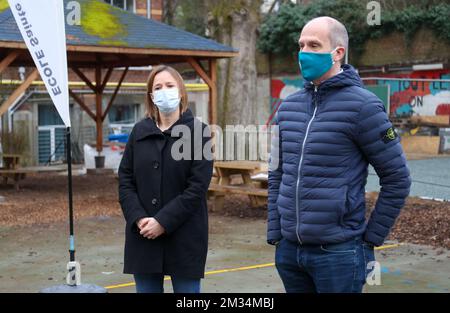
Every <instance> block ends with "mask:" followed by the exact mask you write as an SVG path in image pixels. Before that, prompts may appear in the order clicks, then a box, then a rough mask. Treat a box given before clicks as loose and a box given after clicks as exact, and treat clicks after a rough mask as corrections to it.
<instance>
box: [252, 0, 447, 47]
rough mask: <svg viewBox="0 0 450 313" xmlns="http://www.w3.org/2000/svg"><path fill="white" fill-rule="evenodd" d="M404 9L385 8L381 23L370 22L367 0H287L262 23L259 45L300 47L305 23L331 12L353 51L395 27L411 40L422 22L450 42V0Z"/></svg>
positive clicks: (421, 3)
mask: <svg viewBox="0 0 450 313" xmlns="http://www.w3.org/2000/svg"><path fill="white" fill-rule="evenodd" d="M412 3H413V5H409V6H406V7H404V8H403V9H397V10H392V9H390V10H389V9H387V8H382V11H381V25H379V26H370V25H368V24H367V20H366V19H367V14H368V13H369V11H368V10H367V9H366V4H367V2H366V1H358V0H331V1H329V0H318V1H314V2H312V3H311V4H309V5H295V4H285V5H282V6H281V7H280V10H279V11H278V12H277V13H276V14H272V15H268V16H267V17H266V19H265V20H264V22H263V24H262V25H261V32H260V37H259V41H258V49H259V50H260V51H261V52H263V53H273V54H281V55H286V54H290V53H296V52H297V51H298V43H297V41H298V38H299V35H300V31H301V29H302V28H303V26H304V25H305V24H306V23H307V22H308V21H309V20H311V19H313V18H315V17H318V16H324V15H326V16H331V17H334V18H336V19H338V20H339V21H341V22H342V23H343V24H344V25H345V26H346V28H347V31H348V32H349V37H350V43H349V44H350V49H351V51H350V52H351V53H356V54H360V53H361V52H362V51H363V47H364V43H365V42H366V41H367V40H368V39H371V38H379V37H381V36H383V35H386V34H389V33H390V32H392V31H399V32H401V33H403V34H404V35H405V38H406V40H407V42H410V41H411V39H412V38H413V36H414V34H415V33H416V32H417V31H418V30H419V29H420V28H421V27H423V26H425V27H428V28H430V29H431V30H432V31H433V32H434V33H435V34H436V36H437V37H438V38H441V39H444V40H446V41H449V42H450V23H448V17H449V16H450V4H446V3H437V4H435V3H434V2H429V1H422V2H420V1H412Z"/></svg>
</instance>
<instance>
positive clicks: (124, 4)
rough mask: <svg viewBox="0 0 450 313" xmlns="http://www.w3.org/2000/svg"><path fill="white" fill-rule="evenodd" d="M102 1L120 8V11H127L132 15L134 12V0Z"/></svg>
mask: <svg viewBox="0 0 450 313" xmlns="http://www.w3.org/2000/svg"><path fill="white" fill-rule="evenodd" d="M103 1H104V2H106V3H108V4H110V5H113V6H115V7H118V8H121V9H122V10H127V11H130V12H133V13H134V12H135V0H103Z"/></svg>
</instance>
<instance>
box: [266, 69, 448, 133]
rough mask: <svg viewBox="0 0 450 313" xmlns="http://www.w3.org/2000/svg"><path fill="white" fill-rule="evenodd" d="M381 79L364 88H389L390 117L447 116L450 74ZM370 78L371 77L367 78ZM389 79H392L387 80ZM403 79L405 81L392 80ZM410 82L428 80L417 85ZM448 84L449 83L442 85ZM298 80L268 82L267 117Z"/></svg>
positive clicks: (297, 85) (295, 87)
mask: <svg viewBox="0 0 450 313" xmlns="http://www.w3.org/2000/svg"><path fill="white" fill-rule="evenodd" d="M378 76H379V77H383V78H385V79H374V80H365V81H364V83H365V84H366V85H380V86H386V85H389V89H390V95H389V98H390V114H391V116H411V115H450V70H433V71H420V72H419V71H418V72H411V73H405V74H383V75H378ZM371 77H375V75H374V76H371ZM390 78H392V79H390ZM399 78H405V79H407V80H395V79H399ZM414 79H432V80H434V81H426V82H424V81H418V80H414ZM444 80H449V81H444ZM303 84H304V80H303V79H302V78H301V77H295V76H294V77H280V78H275V79H272V81H271V86H272V87H271V89H272V90H271V102H270V105H271V115H270V117H269V118H268V119H267V123H266V125H269V124H272V123H273V118H274V116H275V113H276V111H277V110H278V107H279V105H280V104H281V101H282V100H283V99H285V98H286V97H287V96H288V95H290V94H292V93H294V92H295V91H297V90H299V89H300V88H302V87H303Z"/></svg>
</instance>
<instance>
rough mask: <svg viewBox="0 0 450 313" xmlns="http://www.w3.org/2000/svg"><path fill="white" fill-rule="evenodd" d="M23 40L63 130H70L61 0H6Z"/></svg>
mask: <svg viewBox="0 0 450 313" xmlns="http://www.w3.org/2000/svg"><path fill="white" fill-rule="evenodd" d="M8 2H9V6H10V8H11V12H12V13H13V15H14V19H15V20H16V23H17V27H18V28H19V30H20V32H21V34H22V37H23V40H24V41H25V44H26V45H27V48H28V50H29V52H30V54H31V56H32V57H33V61H34V63H35V65H36V67H37V69H38V71H39V74H40V75H41V78H42V80H43V81H44V84H45V87H47V91H48V93H49V94H50V97H51V98H52V101H53V104H54V105H55V107H56V109H57V110H58V113H59V115H60V116H61V119H62V120H63V122H64V124H65V125H66V127H70V115H69V88H68V69H67V51H66V27H65V20H64V16H65V15H64V1H63V0H39V1H37V0H8Z"/></svg>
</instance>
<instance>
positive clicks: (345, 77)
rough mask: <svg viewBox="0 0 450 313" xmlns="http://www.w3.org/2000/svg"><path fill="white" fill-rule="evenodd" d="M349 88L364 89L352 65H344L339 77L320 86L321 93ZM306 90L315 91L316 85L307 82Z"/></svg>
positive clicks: (334, 77)
mask: <svg viewBox="0 0 450 313" xmlns="http://www.w3.org/2000/svg"><path fill="white" fill-rule="evenodd" d="M347 86H358V87H363V86H364V84H363V82H362V80H361V78H360V77H359V74H358V73H357V72H356V70H355V68H354V67H353V66H351V65H350V64H344V65H342V71H341V72H339V73H338V74H337V75H335V76H333V77H331V78H329V79H327V80H326V81H324V82H322V83H321V84H320V85H319V86H318V91H319V93H322V92H327V91H329V90H331V89H334V88H343V87H347ZM304 87H305V89H307V90H309V91H312V90H314V84H313V83H312V82H309V81H307V82H305V85H304Z"/></svg>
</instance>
